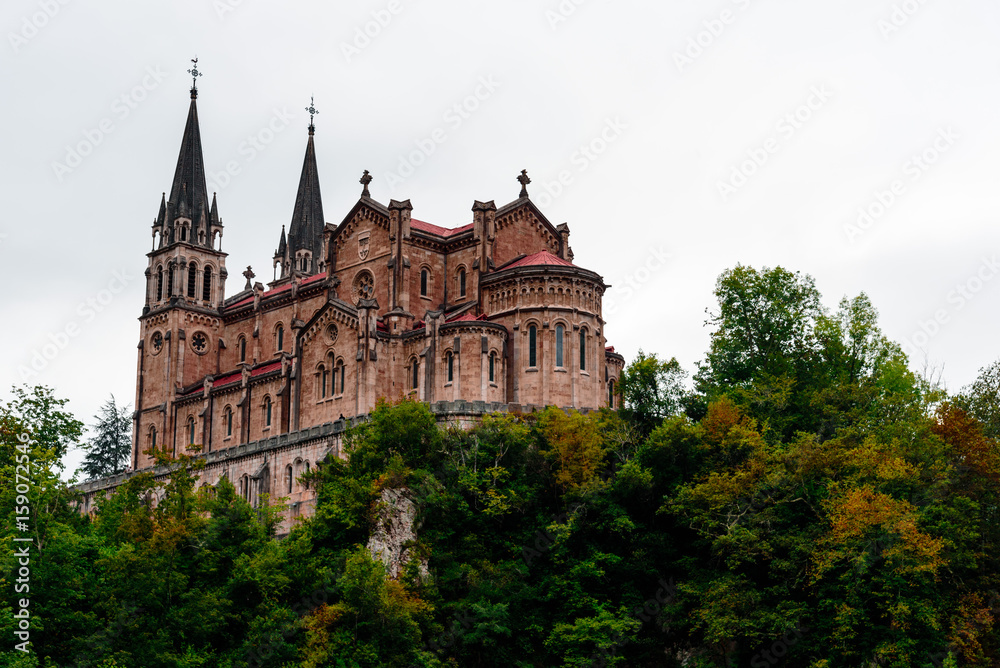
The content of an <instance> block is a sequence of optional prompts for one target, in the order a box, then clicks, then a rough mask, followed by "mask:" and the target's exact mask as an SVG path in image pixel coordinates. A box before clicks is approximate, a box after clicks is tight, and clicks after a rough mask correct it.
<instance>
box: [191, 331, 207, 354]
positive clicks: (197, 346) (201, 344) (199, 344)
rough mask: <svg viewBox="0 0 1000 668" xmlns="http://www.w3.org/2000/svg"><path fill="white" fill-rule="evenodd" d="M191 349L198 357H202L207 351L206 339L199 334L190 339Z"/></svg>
mask: <svg viewBox="0 0 1000 668" xmlns="http://www.w3.org/2000/svg"><path fill="white" fill-rule="evenodd" d="M191 347H192V348H193V349H194V351H195V352H196V353H198V354H199V355H203V354H204V353H205V351H207V350H208V338H207V337H206V336H205V335H204V334H202V333H201V332H198V333H196V334H195V335H194V336H192V337H191Z"/></svg>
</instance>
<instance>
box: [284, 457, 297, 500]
mask: <svg viewBox="0 0 1000 668" xmlns="http://www.w3.org/2000/svg"><path fill="white" fill-rule="evenodd" d="M294 482H295V477H294V476H293V474H292V465H291V464H289V465H288V466H286V467H285V493H286V494H291V493H292V485H293V483H294Z"/></svg>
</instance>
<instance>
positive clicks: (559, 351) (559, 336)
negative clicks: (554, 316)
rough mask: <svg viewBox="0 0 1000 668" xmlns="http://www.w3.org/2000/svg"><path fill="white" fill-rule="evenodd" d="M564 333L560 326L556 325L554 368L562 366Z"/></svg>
mask: <svg viewBox="0 0 1000 668" xmlns="http://www.w3.org/2000/svg"><path fill="white" fill-rule="evenodd" d="M564 331H566V330H565V329H564V328H563V326H562V325H556V366H557V367H562V365H563V332H564Z"/></svg>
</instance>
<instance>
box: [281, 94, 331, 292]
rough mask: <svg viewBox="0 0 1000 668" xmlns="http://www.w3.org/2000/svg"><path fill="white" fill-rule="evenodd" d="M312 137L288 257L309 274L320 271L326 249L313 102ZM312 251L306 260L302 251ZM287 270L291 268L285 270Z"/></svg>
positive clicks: (298, 197) (300, 181) (297, 200)
mask: <svg viewBox="0 0 1000 668" xmlns="http://www.w3.org/2000/svg"><path fill="white" fill-rule="evenodd" d="M306 111H308V112H309V115H310V121H309V139H308V141H307V143H306V157H305V160H304V161H303V163H302V175H301V176H300V177H299V190H298V193H296V195H295V209H294V211H293V212H292V222H291V225H289V229H288V258H289V260H290V261H291V263H292V267H290V268H294V269H295V270H296V271H302V272H306V273H309V274H315V273H318V272H319V262H320V260H322V252H323V225H324V223H325V220H324V218H323V199H322V197H320V192H319V172H318V171H317V169H316V147H315V145H314V143H313V134H314V132H315V127H314V126H313V123H312V116H314V115H315V114H317V113H319V112H318V111H316V108H315V107H314V106H313V105H312V104H310V105H309V107H307V108H306ZM300 251H308V252H309V255H308V257H309V260H308V261H307V262H303V261H302V259H301V258H302V255H303V254H302V253H300ZM285 271H287V270H285Z"/></svg>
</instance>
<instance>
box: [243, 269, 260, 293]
mask: <svg viewBox="0 0 1000 668" xmlns="http://www.w3.org/2000/svg"><path fill="white" fill-rule="evenodd" d="M256 276H257V274H255V273H253V269H251V268H250V265H247V270H246V271H244V272H243V278H245V279H247V284H246V285H245V286H244V287H243V289H244V290H251V289H253V284H252V283H251V282H250V280H251V279H253V278H255V277H256Z"/></svg>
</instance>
